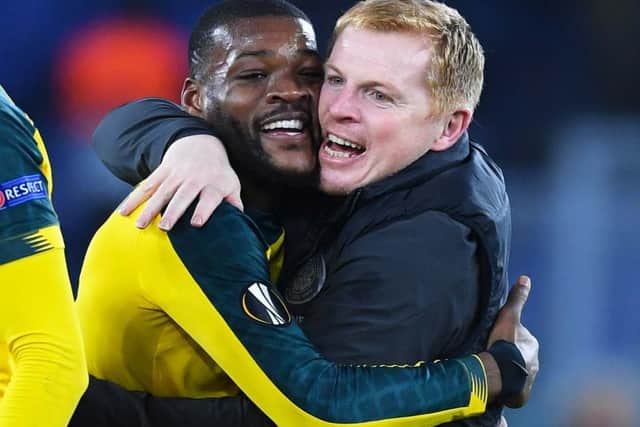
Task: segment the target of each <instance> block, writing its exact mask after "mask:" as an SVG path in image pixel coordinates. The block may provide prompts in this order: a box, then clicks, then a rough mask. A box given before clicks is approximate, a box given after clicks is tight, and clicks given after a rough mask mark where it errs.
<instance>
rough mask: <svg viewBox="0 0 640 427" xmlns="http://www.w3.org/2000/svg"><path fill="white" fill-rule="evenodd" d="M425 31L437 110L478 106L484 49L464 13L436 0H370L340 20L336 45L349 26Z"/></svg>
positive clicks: (429, 81) (429, 85)
mask: <svg viewBox="0 0 640 427" xmlns="http://www.w3.org/2000/svg"><path fill="white" fill-rule="evenodd" d="M347 27H352V28H355V29H361V30H371V31H380V32H406V33H415V34H417V35H424V36H426V38H427V40H429V42H430V43H431V45H432V46H433V55H432V57H431V61H430V64H429V69H428V70H427V76H426V80H427V88H428V90H429V91H430V94H431V96H432V97H433V98H434V101H435V104H436V105H435V110H436V111H434V113H436V114H440V113H446V112H450V111H455V110H456V109H458V108H470V109H471V110H474V109H475V107H476V106H477V105H478V102H479V101H480V94H481V93H482V85H483V81H484V53H483V50H482V46H481V45H480V42H479V41H478V39H477V38H476V36H475V35H474V34H473V32H472V31H471V27H470V26H469V24H468V23H467V21H466V20H465V19H464V18H463V17H462V16H461V15H460V13H459V12H458V11H457V10H455V9H453V8H451V7H449V6H447V5H445V4H443V3H439V2H436V1H431V0H365V1H360V2H358V3H357V4H356V5H355V6H353V7H352V8H351V9H349V10H348V11H347V12H346V13H345V14H344V15H342V16H341V17H340V19H338V22H337V23H336V26H335V29H334V32H333V37H332V43H331V46H333V43H335V41H336V40H337V39H338V37H339V36H340V34H341V33H342V31H344V29H345V28H347Z"/></svg>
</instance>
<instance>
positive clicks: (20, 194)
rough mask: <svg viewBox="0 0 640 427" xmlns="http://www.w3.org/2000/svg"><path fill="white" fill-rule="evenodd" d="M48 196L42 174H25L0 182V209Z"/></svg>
mask: <svg viewBox="0 0 640 427" xmlns="http://www.w3.org/2000/svg"><path fill="white" fill-rule="evenodd" d="M48 197H49V194H48V192H47V186H46V185H45V182H44V178H43V177H42V175H39V174H35V175H25V176H21V177H19V178H15V179H12V180H11V181H7V182H2V183H0V211H1V210H3V209H7V208H12V207H14V206H17V205H20V204H22V203H24V202H28V201H29V200H36V199H46V198H48Z"/></svg>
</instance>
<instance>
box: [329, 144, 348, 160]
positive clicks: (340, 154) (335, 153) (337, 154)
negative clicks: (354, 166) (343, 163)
mask: <svg viewBox="0 0 640 427" xmlns="http://www.w3.org/2000/svg"><path fill="white" fill-rule="evenodd" d="M324 151H325V152H326V153H327V154H329V155H330V156H331V157H342V158H347V157H351V155H352V154H351V153H344V152H342V151H334V150H332V149H331V148H329V146H328V145H326V144H325V146H324Z"/></svg>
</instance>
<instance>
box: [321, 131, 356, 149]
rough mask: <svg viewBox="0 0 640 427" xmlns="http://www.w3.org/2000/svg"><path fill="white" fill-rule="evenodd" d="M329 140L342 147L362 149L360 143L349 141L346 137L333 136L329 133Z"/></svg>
mask: <svg viewBox="0 0 640 427" xmlns="http://www.w3.org/2000/svg"><path fill="white" fill-rule="evenodd" d="M329 141H331V142H333V143H334V144H338V145H342V146H343V147H350V148H355V149H356V150H361V151H362V150H364V147H363V146H362V145H358V144H354V143H353V142H349V141H347V140H346V139H342V138H340V137H339V136H335V135H333V134H331V133H330V134H329Z"/></svg>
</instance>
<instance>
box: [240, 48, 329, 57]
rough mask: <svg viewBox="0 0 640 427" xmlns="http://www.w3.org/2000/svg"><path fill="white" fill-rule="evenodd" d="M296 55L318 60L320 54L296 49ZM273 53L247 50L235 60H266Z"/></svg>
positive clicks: (314, 51) (264, 50) (311, 50)
mask: <svg viewBox="0 0 640 427" xmlns="http://www.w3.org/2000/svg"><path fill="white" fill-rule="evenodd" d="M296 53H299V54H302V55H304V56H314V57H316V58H320V54H319V53H318V51H316V50H313V49H298V50H296ZM274 55H275V52H274V51H272V50H266V49H263V50H249V51H246V52H242V53H241V54H240V55H238V57H237V58H236V60H237V59H242V58H254V57H257V58H266V57H269V56H274Z"/></svg>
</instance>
